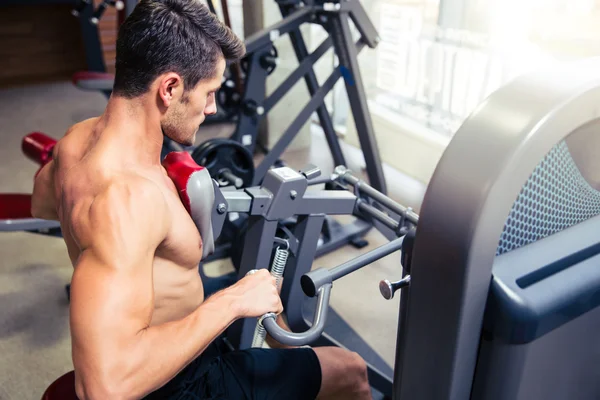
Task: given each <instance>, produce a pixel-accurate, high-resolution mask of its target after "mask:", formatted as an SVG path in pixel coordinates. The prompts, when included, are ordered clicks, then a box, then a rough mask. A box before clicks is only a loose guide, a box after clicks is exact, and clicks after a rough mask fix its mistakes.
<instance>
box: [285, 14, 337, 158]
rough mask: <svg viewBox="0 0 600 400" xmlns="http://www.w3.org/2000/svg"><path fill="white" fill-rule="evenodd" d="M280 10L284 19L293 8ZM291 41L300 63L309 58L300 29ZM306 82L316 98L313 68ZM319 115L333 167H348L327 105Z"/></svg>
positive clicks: (323, 106) (321, 107) (305, 76)
mask: <svg viewBox="0 0 600 400" xmlns="http://www.w3.org/2000/svg"><path fill="white" fill-rule="evenodd" d="M279 9H280V11H281V15H282V16H283V17H286V16H287V15H289V13H290V10H293V8H290V7H289V6H283V5H279ZM290 40H291V41H292V46H293V47H294V51H295V52H296V58H297V59H298V62H299V63H300V62H302V60H304V59H305V58H306V57H307V56H308V49H307V48H306V43H305V42H304V38H303V37H302V34H301V33H300V30H299V29H297V30H295V31H292V32H290ZM304 80H305V81H306V86H307V88H308V92H309V93H310V96H311V97H312V96H314V95H315V93H316V92H317V90H319V82H318V81H317V76H316V74H315V71H314V70H313V69H312V68H311V69H310V70H309V71H308V73H307V74H305V75H304ZM317 115H318V117H319V121H320V122H321V128H323V133H325V138H326V139H327V144H328V145H329V149H330V150H331V155H332V156H333V161H334V164H333V165H346V160H345V158H344V154H343V152H342V147H341V146H340V143H339V141H338V138H337V135H336V133H335V129H334V127H333V122H332V121H331V116H330V115H329V111H327V107H326V106H325V103H323V104H321V106H319V108H317Z"/></svg>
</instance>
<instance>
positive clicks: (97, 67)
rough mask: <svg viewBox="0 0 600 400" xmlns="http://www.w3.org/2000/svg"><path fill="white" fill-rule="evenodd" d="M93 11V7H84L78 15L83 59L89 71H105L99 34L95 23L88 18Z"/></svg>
mask: <svg viewBox="0 0 600 400" xmlns="http://www.w3.org/2000/svg"><path fill="white" fill-rule="evenodd" d="M93 13H94V7H91V6H90V7H86V8H85V9H84V10H83V12H82V13H81V15H80V16H79V24H80V25H81V36H82V37H83V43H84V48H85V61H86V64H87V68H88V70H89V71H94V72H106V65H105V64H104V54H103V53H102V44H101V43H100V34H99V32H98V27H97V26H96V25H93V24H90V18H91V17H92V14H93Z"/></svg>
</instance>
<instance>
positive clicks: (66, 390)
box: [42, 371, 77, 400]
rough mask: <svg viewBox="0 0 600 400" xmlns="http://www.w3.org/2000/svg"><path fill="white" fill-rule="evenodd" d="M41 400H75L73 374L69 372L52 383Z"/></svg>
mask: <svg viewBox="0 0 600 400" xmlns="http://www.w3.org/2000/svg"><path fill="white" fill-rule="evenodd" d="M42 400H77V395H76V394H75V372H74V371H70V372H67V373H66V374H64V375H63V376H61V377H60V378H58V379H57V380H55V381H54V382H52V384H51V385H50V386H49V387H48V389H46V391H45V392H44V395H43V396H42Z"/></svg>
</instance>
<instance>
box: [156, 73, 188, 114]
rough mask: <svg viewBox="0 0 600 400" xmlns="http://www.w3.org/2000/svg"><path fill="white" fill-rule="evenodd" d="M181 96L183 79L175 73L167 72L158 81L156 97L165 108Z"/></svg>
mask: <svg viewBox="0 0 600 400" xmlns="http://www.w3.org/2000/svg"><path fill="white" fill-rule="evenodd" d="M182 94H183V79H181V76H180V75H179V74H177V73H175V72H169V73H166V74H164V75H161V77H160V78H159V79H158V97H159V99H160V102H161V103H162V105H164V106H165V107H169V106H170V105H171V104H172V102H173V101H174V100H177V99H179V98H180V97H181V95H182Z"/></svg>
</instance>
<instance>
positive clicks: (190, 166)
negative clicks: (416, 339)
mask: <svg viewBox="0 0 600 400" xmlns="http://www.w3.org/2000/svg"><path fill="white" fill-rule="evenodd" d="M162 165H163V167H165V169H166V170H167V174H168V175H169V178H171V180H172V181H173V183H174V184H175V187H176V188H177V191H178V192H179V196H180V197H181V202H182V203H183V205H184V206H185V208H186V210H187V211H188V212H191V210H190V198H189V196H188V192H187V184H188V181H189V179H190V177H191V176H192V174H193V173H194V172H196V171H201V170H203V169H204V167H201V166H200V165H198V164H196V161H194V159H193V158H192V156H191V155H190V154H189V153H186V152H183V151H179V152H175V151H174V152H171V153H169V154H167V156H166V157H165V158H164V160H163V162H162Z"/></svg>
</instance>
